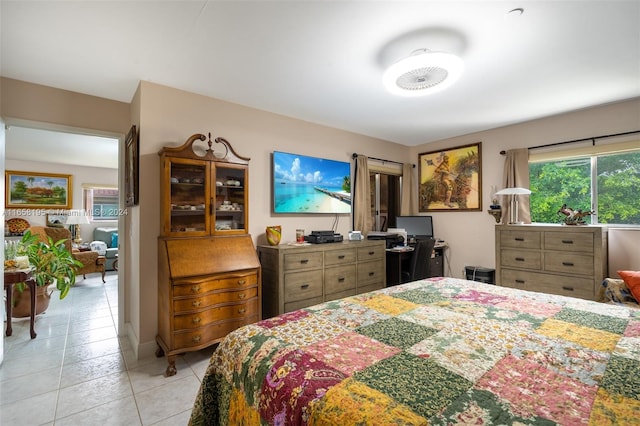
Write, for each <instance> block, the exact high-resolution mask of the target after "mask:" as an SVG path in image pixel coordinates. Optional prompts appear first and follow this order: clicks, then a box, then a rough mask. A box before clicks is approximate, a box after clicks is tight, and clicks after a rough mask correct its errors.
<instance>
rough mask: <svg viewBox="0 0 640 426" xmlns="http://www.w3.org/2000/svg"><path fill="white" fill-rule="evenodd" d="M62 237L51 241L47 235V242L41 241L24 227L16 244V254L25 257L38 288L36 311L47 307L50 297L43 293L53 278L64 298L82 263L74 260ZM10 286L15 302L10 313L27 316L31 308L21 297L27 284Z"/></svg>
mask: <svg viewBox="0 0 640 426" xmlns="http://www.w3.org/2000/svg"><path fill="white" fill-rule="evenodd" d="M65 241H66V240H60V241H53V239H52V238H51V237H47V242H43V241H41V240H40V238H39V237H38V236H37V235H33V234H31V231H29V230H27V231H26V232H25V234H24V236H23V237H22V239H21V240H20V244H19V245H18V254H23V255H26V256H27V257H28V258H29V264H30V266H31V268H32V275H33V278H34V280H35V281H36V286H37V288H38V292H37V294H36V297H37V298H38V300H37V303H36V314H40V313H42V312H44V311H45V310H46V309H47V308H48V307H49V299H50V298H51V293H47V288H48V287H49V285H51V284H53V283H54V282H55V284H56V287H57V289H58V290H60V299H64V298H65V297H66V296H67V294H69V290H70V289H71V286H72V285H73V284H75V282H76V270H77V268H79V267H82V263H81V262H79V261H77V260H76V259H75V258H74V257H73V256H72V255H71V252H70V251H69V250H67V248H66V247H65V244H64V243H65ZM14 288H15V289H16V290H17V291H16V292H15V293H14V300H15V306H14V308H13V315H12V316H14V317H21V316H29V312H30V309H31V308H30V302H29V297H25V296H26V295H25V294H24V290H25V289H27V286H26V285H25V284H24V283H21V284H18V285H16V286H14Z"/></svg>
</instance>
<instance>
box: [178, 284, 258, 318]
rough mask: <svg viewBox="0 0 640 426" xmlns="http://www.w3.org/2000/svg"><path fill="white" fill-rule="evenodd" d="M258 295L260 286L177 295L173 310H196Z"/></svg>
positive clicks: (240, 300)
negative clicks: (198, 294)
mask: <svg viewBox="0 0 640 426" xmlns="http://www.w3.org/2000/svg"><path fill="white" fill-rule="evenodd" d="M257 296H258V287H257V286H256V287H249V288H246V289H242V290H237V291H225V292H220V293H208V294H205V295H202V296H199V297H176V298H174V300H173V311H174V312H175V313H180V312H188V311H195V310H200V309H204V308H207V307H209V306H214V305H218V304H220V303H234V302H242V301H244V300H249V299H251V298H253V297H257Z"/></svg>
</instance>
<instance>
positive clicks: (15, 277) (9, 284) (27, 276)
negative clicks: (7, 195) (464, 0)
mask: <svg viewBox="0 0 640 426" xmlns="http://www.w3.org/2000/svg"><path fill="white" fill-rule="evenodd" d="M22 282H23V283H25V284H26V285H27V286H28V287H29V290H30V293H31V317H30V318H31V323H30V325H31V329H30V331H31V338H32V339H35V338H36V336H37V334H36V331H35V321H36V281H35V280H34V279H33V276H32V275H31V271H30V270H21V269H18V270H15V271H6V270H5V271H4V289H5V291H6V292H7V303H6V307H7V309H6V311H7V333H6V334H7V336H11V334H12V333H13V328H12V327H11V311H12V309H13V285H14V284H17V283H22Z"/></svg>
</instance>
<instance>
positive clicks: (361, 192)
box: [353, 155, 373, 236]
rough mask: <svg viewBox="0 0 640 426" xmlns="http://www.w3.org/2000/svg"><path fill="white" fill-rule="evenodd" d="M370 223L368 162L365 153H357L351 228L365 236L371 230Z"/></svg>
mask: <svg viewBox="0 0 640 426" xmlns="http://www.w3.org/2000/svg"><path fill="white" fill-rule="evenodd" d="M372 224H373V220H372V218H371V188H370V185H369V163H368V159H367V156H366V155H358V156H357V157H356V172H355V185H354V194H353V230H354V231H361V232H362V235H364V236H366V235H367V234H368V233H369V231H371V229H372V226H373V225H372Z"/></svg>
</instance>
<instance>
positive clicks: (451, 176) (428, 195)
mask: <svg viewBox="0 0 640 426" xmlns="http://www.w3.org/2000/svg"><path fill="white" fill-rule="evenodd" d="M481 147H482V143H481V142H478V143H474V144H470V145H464V146H459V147H456V148H448V149H441V150H438V151H432V152H423V153H421V154H418V160H419V161H418V162H419V170H418V176H419V188H418V208H419V211H420V212H433V211H472V210H482V168H481V166H482V151H481Z"/></svg>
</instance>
